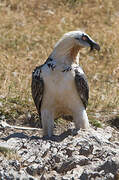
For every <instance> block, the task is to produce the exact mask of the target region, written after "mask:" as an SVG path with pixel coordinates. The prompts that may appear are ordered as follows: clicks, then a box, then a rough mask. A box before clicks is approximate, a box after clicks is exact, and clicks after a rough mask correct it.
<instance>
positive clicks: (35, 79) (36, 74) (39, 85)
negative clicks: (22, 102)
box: [31, 65, 44, 117]
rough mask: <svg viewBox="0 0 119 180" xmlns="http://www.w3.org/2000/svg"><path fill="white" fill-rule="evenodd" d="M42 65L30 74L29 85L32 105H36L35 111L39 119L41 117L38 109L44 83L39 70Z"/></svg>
mask: <svg viewBox="0 0 119 180" xmlns="http://www.w3.org/2000/svg"><path fill="white" fill-rule="evenodd" d="M42 66H43V65H41V66H38V67H36V68H35V70H34V71H33V73H32V83H31V92H32V97H33V100H34V103H35V105H36V109H37V111H38V114H39V117H41V113H40V109H41V103H42V99H43V92H44V82H43V79H42V78H41V68H42Z"/></svg>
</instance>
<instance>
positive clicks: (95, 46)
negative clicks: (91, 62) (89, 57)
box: [89, 41, 100, 51]
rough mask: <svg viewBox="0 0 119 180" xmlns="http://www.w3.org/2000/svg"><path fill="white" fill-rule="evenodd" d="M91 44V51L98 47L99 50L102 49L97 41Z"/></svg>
mask: <svg viewBox="0 0 119 180" xmlns="http://www.w3.org/2000/svg"><path fill="white" fill-rule="evenodd" d="M89 44H90V51H92V50H93V49H96V50H97V51H99V50H100V46H99V44H97V43H96V42H94V41H91V42H90V43H89Z"/></svg>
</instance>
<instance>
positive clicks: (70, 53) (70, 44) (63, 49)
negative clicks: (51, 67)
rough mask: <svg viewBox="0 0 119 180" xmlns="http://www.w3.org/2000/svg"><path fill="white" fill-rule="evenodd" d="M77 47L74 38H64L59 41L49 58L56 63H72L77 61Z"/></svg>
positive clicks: (78, 47)
mask: <svg viewBox="0 0 119 180" xmlns="http://www.w3.org/2000/svg"><path fill="white" fill-rule="evenodd" d="M79 49H80V46H79V45H76V44H75V42H74V40H71V39H68V40H67V39H64V40H63V41H61V42H60V41H59V42H58V43H57V44H56V46H55V48H54V50H53V52H52V53H51V55H50V58H51V59H53V60H55V61H56V63H58V64H65V65H71V64H73V63H77V64H78V63H79Z"/></svg>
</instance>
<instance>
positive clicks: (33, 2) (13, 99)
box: [0, 0, 119, 123]
mask: <svg viewBox="0 0 119 180" xmlns="http://www.w3.org/2000/svg"><path fill="white" fill-rule="evenodd" d="M79 28H80V29H83V30H85V31H86V32H87V33H88V34H90V35H91V36H92V37H93V39H95V40H96V41H97V42H99V44H100V46H101V51H100V53H99V54H98V53H97V52H91V53H89V50H87V49H83V51H82V52H81V59H80V64H81V66H82V67H83V69H84V71H85V72H86V74H87V76H88V80H89V85H90V100H89V106H88V115H89V117H90V119H91V120H92V119H95V118H98V119H99V120H103V121H105V120H107V119H110V118H115V117H116V118H117V121H119V63H118V62H119V3H118V1H117V0H103V1H102V0H90V1H88V0H50V1H49V0H44V1H43V0H29V1H28V0H1V1H0V119H4V118H6V119H7V120H8V121H10V122H11V123H15V122H16V120H19V123H20V122H24V123H25V121H27V120H28V119H30V115H29V114H28V112H30V113H31V114H36V109H35V106H34V103H33V100H32V97H31V89H30V84H31V73H32V70H33V69H34V68H35V66H37V65H39V64H41V63H42V62H44V61H45V60H46V58H47V57H48V55H49V54H50V52H51V51H52V48H53V46H54V44H55V43H56V41H57V40H58V39H59V38H60V37H61V36H62V35H63V34H64V33H65V32H68V31H70V30H76V29H79ZM17 122H18V121H17Z"/></svg>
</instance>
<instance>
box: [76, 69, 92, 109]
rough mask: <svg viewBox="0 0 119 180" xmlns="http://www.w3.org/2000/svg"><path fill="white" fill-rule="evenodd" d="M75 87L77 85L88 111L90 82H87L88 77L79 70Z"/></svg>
mask: <svg viewBox="0 0 119 180" xmlns="http://www.w3.org/2000/svg"><path fill="white" fill-rule="evenodd" d="M75 85H76V89H77V92H78V94H79V96H80V98H81V100H82V102H83V105H84V107H85V109H86V107H87V105H88V98H89V87H88V81H87V77H86V75H85V74H82V73H81V72H80V71H78V68H76V69H75Z"/></svg>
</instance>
